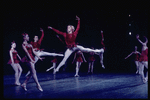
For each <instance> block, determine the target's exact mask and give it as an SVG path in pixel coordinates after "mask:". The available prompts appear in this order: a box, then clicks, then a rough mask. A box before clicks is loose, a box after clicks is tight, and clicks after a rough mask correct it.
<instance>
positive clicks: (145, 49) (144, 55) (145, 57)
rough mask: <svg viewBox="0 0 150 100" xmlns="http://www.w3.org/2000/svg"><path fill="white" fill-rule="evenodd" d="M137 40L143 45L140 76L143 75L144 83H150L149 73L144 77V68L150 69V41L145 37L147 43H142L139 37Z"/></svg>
mask: <svg viewBox="0 0 150 100" xmlns="http://www.w3.org/2000/svg"><path fill="white" fill-rule="evenodd" d="M136 38H137V40H138V41H139V42H140V43H141V44H142V52H141V56H140V58H139V74H140V75H141V77H142V80H143V82H144V83H146V82H147V81H148V71H147V72H146V76H145V77H144V66H145V67H146V68H147V69H148V47H147V43H148V39H147V38H146V37H145V36H144V38H145V39H146V41H145V42H142V41H141V40H140V39H139V35H137V36H136Z"/></svg>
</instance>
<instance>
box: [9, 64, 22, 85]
mask: <svg viewBox="0 0 150 100" xmlns="http://www.w3.org/2000/svg"><path fill="white" fill-rule="evenodd" d="M11 66H12V68H13V69H14V71H15V84H20V82H19V79H20V76H21V73H22V68H21V66H20V64H19V63H15V64H11Z"/></svg>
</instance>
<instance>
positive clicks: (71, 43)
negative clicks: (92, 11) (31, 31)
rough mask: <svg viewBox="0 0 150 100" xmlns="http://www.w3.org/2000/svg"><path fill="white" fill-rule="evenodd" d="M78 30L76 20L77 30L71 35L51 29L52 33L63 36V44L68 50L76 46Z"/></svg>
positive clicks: (78, 26)
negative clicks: (64, 43)
mask: <svg viewBox="0 0 150 100" xmlns="http://www.w3.org/2000/svg"><path fill="white" fill-rule="evenodd" d="M79 29H80V20H78V25H77V28H76V30H75V31H74V32H73V33H72V34H68V33H66V32H60V31H59V30H57V29H55V28H52V30H53V31H55V32H56V33H58V34H60V35H63V36H64V38H65V42H66V45H67V47H68V48H73V47H75V46H76V43H75V40H76V37H77V34H78V31H79Z"/></svg>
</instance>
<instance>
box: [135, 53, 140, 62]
mask: <svg viewBox="0 0 150 100" xmlns="http://www.w3.org/2000/svg"><path fill="white" fill-rule="evenodd" d="M139 58H140V56H139V53H135V61H139Z"/></svg>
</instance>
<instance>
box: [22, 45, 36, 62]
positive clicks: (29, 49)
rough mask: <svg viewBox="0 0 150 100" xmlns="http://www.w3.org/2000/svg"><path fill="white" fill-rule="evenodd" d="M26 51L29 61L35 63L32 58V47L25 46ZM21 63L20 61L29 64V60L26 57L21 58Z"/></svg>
mask: <svg viewBox="0 0 150 100" xmlns="http://www.w3.org/2000/svg"><path fill="white" fill-rule="evenodd" d="M26 49H27V51H28V53H29V55H30V57H31V59H32V60H34V61H35V59H34V56H33V55H32V47H28V46H26ZM21 61H22V62H30V59H29V57H28V56H25V57H23V58H22V60H21Z"/></svg>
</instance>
